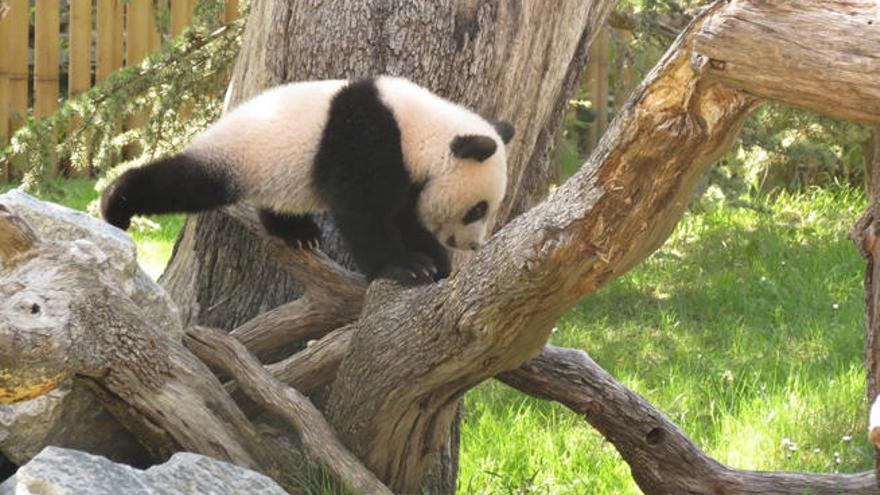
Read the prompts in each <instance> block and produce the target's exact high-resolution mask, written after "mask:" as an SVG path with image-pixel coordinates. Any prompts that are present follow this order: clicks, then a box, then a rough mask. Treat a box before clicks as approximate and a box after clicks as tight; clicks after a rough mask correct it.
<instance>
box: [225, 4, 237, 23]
mask: <svg viewBox="0 0 880 495" xmlns="http://www.w3.org/2000/svg"><path fill="white" fill-rule="evenodd" d="M239 17H241V13H240V12H239V11H238V0H226V8H225V9H224V10H223V22H225V23H227V24H229V23H230V22H233V21H235V20H236V19H238V18H239Z"/></svg>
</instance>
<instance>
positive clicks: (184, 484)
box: [0, 447, 286, 495]
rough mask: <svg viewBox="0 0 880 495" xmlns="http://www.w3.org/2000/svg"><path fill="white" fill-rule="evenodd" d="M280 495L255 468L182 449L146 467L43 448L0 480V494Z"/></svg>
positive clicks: (56, 448)
mask: <svg viewBox="0 0 880 495" xmlns="http://www.w3.org/2000/svg"><path fill="white" fill-rule="evenodd" d="M86 493H87V494H89V495H118V494H123V493H137V494H139V495H159V494H161V495H178V494H179V495H191V494H200V495H212V494H217V495H221V494H222V495H227V494H230V495H231V494H241V495H245V494H248V495H250V494H254V495H285V494H286V492H285V491H284V490H283V489H282V488H281V487H280V486H278V484H277V483H275V482H274V481H272V480H271V479H269V478H268V477H267V476H264V475H262V474H260V473H257V472H254V471H251V470H248V469H245V468H243V467H239V466H235V465H233V464H228V463H225V462H221V461H218V460H215V459H211V458H210V457H205V456H202V455H198V454H191V453H187V452H181V453H177V454H174V456H173V457H172V458H171V459H170V460H169V461H168V462H166V463H165V464H161V465H158V466H154V467H151V468H150V469H147V470H145V471H141V470H139V469H134V468H132V467H129V466H126V465H123V464H116V463H113V462H111V461H109V460H107V459H105V458H103V457H100V456H95V455H91V454H86V453H85V452H80V451H76V450H68V449H62V448H58V447H47V448H46V449H44V450H43V451H42V452H40V454H39V455H37V456H36V457H34V458H33V459H32V460H31V461H30V462H29V463H28V464H26V465H25V466H22V467H21V468H20V469H19V470H18V472H17V473H16V474H15V476H13V477H12V478H10V479H9V480H7V481H6V482H4V483H3V484H2V485H0V495H38V494H39V495H42V494H52V495H79V494H86Z"/></svg>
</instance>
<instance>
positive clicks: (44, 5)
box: [34, 0, 61, 117]
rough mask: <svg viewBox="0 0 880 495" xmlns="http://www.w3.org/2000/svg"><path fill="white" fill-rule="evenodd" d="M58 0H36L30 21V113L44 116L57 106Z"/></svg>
mask: <svg viewBox="0 0 880 495" xmlns="http://www.w3.org/2000/svg"><path fill="white" fill-rule="evenodd" d="M59 3H60V0H40V1H39V2H37V8H36V20H35V23H34V116H36V117H46V116H49V115H51V114H52V112H54V111H55V108H57V107H58V89H59V87H58V84H59V82H60V81H59V79H58V63H59V60H60V56H59V51H60V49H61V47H60V41H61V40H60V32H61V10H60V5H59Z"/></svg>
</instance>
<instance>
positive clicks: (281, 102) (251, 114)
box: [185, 80, 347, 213]
mask: <svg viewBox="0 0 880 495" xmlns="http://www.w3.org/2000/svg"><path fill="white" fill-rule="evenodd" d="M346 83H347V81H345V80H327V81H307V82H296V83H290V84H285V85H282V86H277V87H275V88H272V89H270V90H268V91H265V92H263V93H260V94H259V95H257V96H256V97H254V98H252V99H250V100H248V101H246V102H244V103H242V104H241V105H239V106H238V107H236V108H234V109H233V110H232V111H230V112H229V113H227V114H226V115H224V116H223V117H222V118H221V119H220V120H218V121H217V122H216V123H214V124H213V125H212V126H210V127H209V128H208V129H207V130H205V131H204V132H203V133H201V134H200V135H199V136H197V137H196V139H195V140H193V142H192V144H190V146H189V147H187V148H186V150H185V153H193V154H195V155H198V156H202V157H212V158H215V160H212V162H214V163H217V164H218V166H219V167H223V168H225V169H227V170H226V171H227V172H228V173H229V174H230V175H231V176H233V177H235V181H236V182H237V183H238V185H239V187H241V188H242V189H243V191H242V192H243V194H244V196H246V197H247V198H248V199H250V200H251V201H253V202H254V203H256V204H257V205H259V206H261V207H265V208H271V209H274V210H277V211H283V212H288V213H309V212H318V211H323V210H324V209H325V208H326V206H325V205H324V204H323V202H322V201H321V199H320V197H319V196H318V195H317V194H316V191H315V187H314V184H313V180H312V166H313V164H314V160H315V154H316V153H317V150H318V146H319V144H320V142H321V136H322V134H323V132H324V125H325V124H326V122H327V114H328V111H329V108H330V102H331V100H332V99H333V97H334V96H335V95H336V93H338V92H339V90H340V89H341V88H342V87H343V86H344V85H345V84H346Z"/></svg>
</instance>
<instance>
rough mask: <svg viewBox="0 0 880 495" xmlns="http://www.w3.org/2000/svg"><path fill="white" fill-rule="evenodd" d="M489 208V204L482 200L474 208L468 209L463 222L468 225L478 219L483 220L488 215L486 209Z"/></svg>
mask: <svg viewBox="0 0 880 495" xmlns="http://www.w3.org/2000/svg"><path fill="white" fill-rule="evenodd" d="M487 210H489V204H488V203H486V202H485V201H480V202H479V203H477V204H476V205H475V206H474V207H473V208H471V209H470V210H468V212H467V214H465V216H464V218H463V219H462V222H463V223H464V224H465V225H467V224H469V223H474V222H476V221H477V220H481V219H482V218H483V217H485V216H486V211H487Z"/></svg>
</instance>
